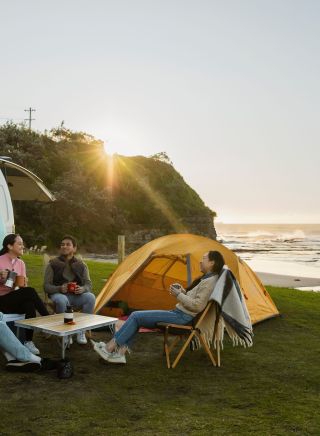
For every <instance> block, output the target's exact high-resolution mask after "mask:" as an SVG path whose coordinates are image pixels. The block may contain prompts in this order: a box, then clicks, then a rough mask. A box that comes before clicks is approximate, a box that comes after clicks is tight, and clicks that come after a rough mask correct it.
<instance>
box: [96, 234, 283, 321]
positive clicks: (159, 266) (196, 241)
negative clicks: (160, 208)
mask: <svg viewBox="0 0 320 436" xmlns="http://www.w3.org/2000/svg"><path fill="white" fill-rule="evenodd" d="M210 250H215V251H219V252H220V253H221V254H222V255H223V257H224V260H225V262H226V264H227V265H228V267H229V268H230V270H231V271H232V272H233V274H234V275H235V277H236V278H237V279H238V281H239V283H240V286H241V289H242V292H243V294H244V297H245V299H246V303H247V307H248V310H249V313H250V316H251V321H252V323H253V324H254V323H257V322H259V321H263V320H265V319H268V318H271V317H273V316H277V315H279V312H278V310H277V308H276V306H275V304H274V303H273V301H272V299H271V297H270V295H269V294H268V292H267V291H266V289H265V288H264V286H263V284H262V283H261V282H260V280H259V278H258V277H257V276H256V274H255V273H254V272H253V271H252V270H251V269H250V268H249V266H248V265H247V264H246V263H245V262H244V261H243V260H241V259H240V258H239V257H238V256H236V254H234V253H233V252H232V251H231V250H229V249H228V248H226V247H224V246H223V245H222V244H220V243H219V242H216V241H214V240H212V239H209V238H205V237H203V236H196V235H191V234H175V235H168V236H163V237H161V238H158V239H154V240H153V241H151V242H149V243H147V244H146V245H144V246H142V247H140V248H139V249H138V250H136V251H134V252H133V253H131V254H130V255H129V256H128V257H127V258H126V259H125V260H124V261H123V262H122V263H121V264H120V265H119V266H118V268H117V269H116V270H115V271H114V273H113V274H112V276H111V277H110V278H109V279H108V281H107V283H106V284H105V286H104V287H103V289H102V291H101V292H100V294H99V295H98V297H97V301H96V307H95V312H100V313H101V314H105V315H115V316H117V315H118V314H121V309H119V308H124V307H125V308H128V309H130V310H137V309H139V310H146V309H166V310H170V309H173V308H174V307H175V304H176V299H175V298H174V297H172V296H170V295H169V292H168V289H169V286H170V285H171V283H174V282H179V283H181V284H182V285H183V286H184V287H186V286H187V285H188V284H190V283H191V282H192V281H193V280H194V279H195V278H197V277H198V276H200V275H201V271H200V267H199V263H200V260H201V258H202V256H203V254H204V253H206V252H208V251H210Z"/></svg>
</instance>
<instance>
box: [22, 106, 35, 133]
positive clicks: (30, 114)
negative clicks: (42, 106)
mask: <svg viewBox="0 0 320 436" xmlns="http://www.w3.org/2000/svg"><path fill="white" fill-rule="evenodd" d="M24 111H25V112H29V118H25V119H24V120H25V121H29V129H30V130H31V121H34V120H35V118H31V117H32V112H35V111H36V110H35V109H32V108H31V107H29V109H25V110H24Z"/></svg>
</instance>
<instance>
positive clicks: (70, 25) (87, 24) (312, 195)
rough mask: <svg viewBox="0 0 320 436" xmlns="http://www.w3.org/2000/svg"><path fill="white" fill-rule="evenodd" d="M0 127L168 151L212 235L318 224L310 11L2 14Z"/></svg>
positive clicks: (148, 0)
mask: <svg viewBox="0 0 320 436" xmlns="http://www.w3.org/2000/svg"><path fill="white" fill-rule="evenodd" d="M1 18H2V19H1V26H0V35H1V41H2V44H1V76H0V77H1V86H0V123H1V124H3V123H4V122H6V120H7V119H12V120H13V121H15V122H20V121H22V120H23V118H24V117H26V113H25V112H24V109H26V108H27V107H29V106H31V107H32V108H35V109H36V112H35V113H34V114H33V115H34V118H35V121H34V122H33V128H35V129H36V130H39V131H44V130H45V129H51V128H52V127H56V126H58V125H59V124H60V123H61V121H62V120H63V121H64V122H65V125H66V127H68V128H71V129H75V130H81V131H86V132H88V133H90V134H92V135H94V136H95V137H97V138H99V139H101V140H103V141H104V142H105V144H106V148H107V150H108V151H109V152H110V153H119V154H125V155H138V154H141V155H146V156H149V155H152V154H154V153H157V152H159V151H166V152H167V153H168V155H169V157H170V158H171V160H172V161H173V163H174V166H175V168H176V169H177V170H178V171H179V172H180V173H181V174H182V175H183V177H184V178H185V180H186V181H187V182H188V183H189V184H190V185H191V186H192V187H193V188H194V189H195V190H196V191H197V192H198V193H199V195H200V196H201V197H202V198H203V200H204V201H205V203H206V204H207V205H208V206H209V207H210V208H212V209H213V210H215V211H216V212H217V214H218V220H219V221H223V222H235V223H237V222H239V223H240V222H242V223H244V222H251V223H252V222H261V223H262V222H263V223H267V222H271V223H276V222H279V223H294V222H296V223H320V201H319V182H320V169H319V167H320V165H319V164H320V144H319V142H320V141H319V140H320V134H319V125H320V123H319V119H318V118H319V112H320V84H319V77H320V56H319V53H320V26H319V22H320V2H319V1H317V0H314V1H313V0H303V1H302V0H299V1H296V0H220V1H215V0H207V1H205V0H197V1H195V0H192V1H191V0H161V1H160V0H134V1H132V0H126V1H125V0H112V1H109V0H91V1H83V0H67V1H61V0H56V1H55V2H44V1H35V0H29V1H28V2H22V1H17V0H10V1H8V0H2V1H1Z"/></svg>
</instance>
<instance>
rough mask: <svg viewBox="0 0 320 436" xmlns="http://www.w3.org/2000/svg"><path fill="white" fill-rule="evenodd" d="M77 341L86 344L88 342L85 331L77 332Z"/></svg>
mask: <svg viewBox="0 0 320 436" xmlns="http://www.w3.org/2000/svg"><path fill="white" fill-rule="evenodd" d="M77 342H78V344H80V345H84V344H86V343H87V342H88V341H87V338H86V334H85V332H80V333H77Z"/></svg>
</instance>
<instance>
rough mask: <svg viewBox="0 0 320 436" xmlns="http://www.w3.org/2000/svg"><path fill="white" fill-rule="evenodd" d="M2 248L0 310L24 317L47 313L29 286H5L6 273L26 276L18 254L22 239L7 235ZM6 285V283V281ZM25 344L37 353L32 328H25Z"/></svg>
mask: <svg viewBox="0 0 320 436" xmlns="http://www.w3.org/2000/svg"><path fill="white" fill-rule="evenodd" d="M2 245H3V248H2V250H0V312H3V313H25V315H26V318H34V317H36V316H37V313H36V311H38V312H39V313H40V315H42V316H46V315H49V312H48V311H47V309H46V307H45V305H44V303H43V301H42V300H41V298H40V297H39V295H38V294H37V292H36V291H35V289H33V288H30V287H20V288H17V287H15V286H14V285H13V286H12V287H9V286H6V280H7V276H8V273H9V272H10V271H14V272H15V273H16V274H17V275H18V276H23V277H25V280H26V279H27V278H26V266H25V263H24V262H23V260H21V259H20V256H21V255H22V254H23V248H24V247H23V240H22V238H21V236H20V235H18V234H10V235H7V236H6V237H5V238H4V240H3V243H2ZM7 285H8V283H7ZM25 337H26V342H25V344H24V345H25V346H26V347H27V348H28V349H29V350H30V351H31V353H33V354H39V353H40V352H39V350H38V349H37V348H36V347H35V345H34V343H33V342H32V337H33V330H25Z"/></svg>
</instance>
